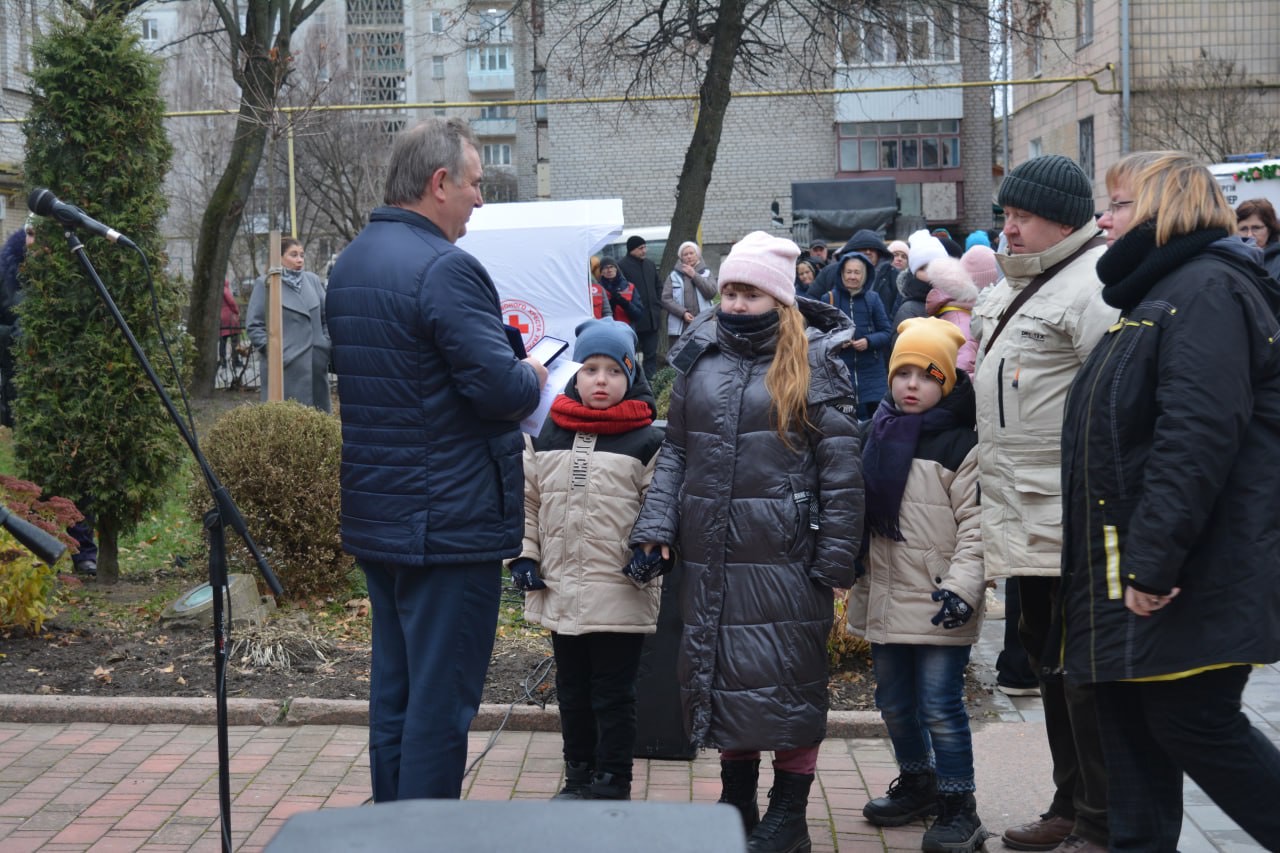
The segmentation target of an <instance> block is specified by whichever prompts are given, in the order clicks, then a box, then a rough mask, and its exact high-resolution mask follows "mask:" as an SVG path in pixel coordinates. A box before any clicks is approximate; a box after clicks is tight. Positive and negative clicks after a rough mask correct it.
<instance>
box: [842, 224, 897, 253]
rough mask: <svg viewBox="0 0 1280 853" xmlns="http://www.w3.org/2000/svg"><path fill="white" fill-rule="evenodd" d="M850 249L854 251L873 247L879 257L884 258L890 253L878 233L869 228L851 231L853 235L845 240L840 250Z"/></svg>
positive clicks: (846, 250)
mask: <svg viewBox="0 0 1280 853" xmlns="http://www.w3.org/2000/svg"><path fill="white" fill-rule="evenodd" d="M851 249H852V250H854V251H861V250H863V249H875V250H876V251H877V252H879V253H880V257H881V258H885V257H887V256H888V255H889V254H890V253H889V247H888V246H886V245H885V244H884V240H881V239H880V235H879V234H877V233H876V232H874V231H872V230H871V229H870V228H863V229H861V230H859V231H855V232H853V236H852V237H850V238H849V239H848V240H846V241H845V244H844V246H843V247H842V248H841V249H840V251H841V252H848V251H849V250H851Z"/></svg>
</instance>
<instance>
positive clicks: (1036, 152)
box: [1027, 136, 1044, 160]
mask: <svg viewBox="0 0 1280 853" xmlns="http://www.w3.org/2000/svg"><path fill="white" fill-rule="evenodd" d="M1042 154H1044V141H1043V140H1041V139H1040V137H1038V136H1037V137H1036V138H1035V139H1033V140H1031V141H1030V142H1028V143H1027V159H1028V160H1030V159H1031V158H1032V157H1039V156H1041V155H1042Z"/></svg>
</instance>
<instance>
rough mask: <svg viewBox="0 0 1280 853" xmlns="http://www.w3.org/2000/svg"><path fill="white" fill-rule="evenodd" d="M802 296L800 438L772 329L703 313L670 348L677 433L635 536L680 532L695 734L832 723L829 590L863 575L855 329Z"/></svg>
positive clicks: (789, 739) (680, 670) (812, 732)
mask: <svg viewBox="0 0 1280 853" xmlns="http://www.w3.org/2000/svg"><path fill="white" fill-rule="evenodd" d="M797 307H799V308H800V310H801V312H802V313H803V314H804V315H805V319H806V321H807V322H808V324H809V329H808V336H809V342H810V343H809V363H810V368H811V372H812V378H811V381H810V387H809V420H810V422H811V423H812V424H813V429H812V430H808V431H797V432H795V433H793V435H792V439H791V443H792V444H793V445H794V448H789V447H787V446H786V444H784V443H783V441H782V440H781V439H780V438H779V437H778V434H777V432H776V430H775V429H774V425H773V423H772V406H771V402H770V398H769V395H768V391H767V390H766V389H765V384H764V379H765V373H766V372H767V371H768V369H769V365H770V363H771V362H772V360H773V352H774V347H775V344H776V327H775V328H774V329H770V330H766V331H764V332H761V333H756V334H755V335H754V336H751V337H747V338H742V337H737V336H735V335H733V334H730V333H729V332H727V331H725V330H724V329H721V328H719V327H718V325H717V323H716V319H715V314H714V312H708V313H707V314H704V315H703V316H701V317H699V318H698V319H697V320H695V321H694V323H693V324H692V325H691V326H690V328H689V330H688V331H687V332H686V333H685V334H684V335H682V336H681V339H680V344H679V346H678V347H676V348H675V349H673V351H672V353H671V356H670V360H671V362H672V364H673V366H674V367H675V368H676V370H677V372H678V376H677V378H676V381H675V386H674V388H673V391H672V395H671V411H670V415H669V421H668V425H667V437H666V440H665V442H664V443H663V445H662V449H661V451H660V452H659V455H658V464H657V470H656V472H655V473H654V477H653V484H652V486H651V487H650V489H649V493H648V495H647V497H646V499H645V502H644V505H643V506H642V508H641V510H640V516H639V518H638V519H637V521H636V525H635V528H634V529H633V530H632V533H631V542H632V543H633V544H641V543H646V542H654V543H678V545H679V548H680V553H681V559H682V560H683V563H684V580H683V585H682V588H681V594H680V599H681V615H682V620H683V622H684V633H683V636H682V639H681V646H680V656H679V663H678V666H677V675H678V677H679V679H680V692H681V702H682V704H683V706H684V712H685V726H686V729H687V730H688V732H689V735H690V737H691V738H692V739H693V741H694V743H696V744H697V745H699V746H710V747H717V748H719V749H735V750H756V749H773V750H779V749H794V748H798V747H808V746H813V745H815V744H817V743H818V742H819V741H821V740H822V738H823V735H824V734H825V733H826V720H827V704H828V700H827V654H826V639H827V633H828V631H829V630H830V629H831V623H832V618H833V614H832V600H833V599H832V592H831V590H832V588H833V587H847V586H849V585H850V584H852V583H853V561H854V557H855V555H856V554H857V553H858V544H859V541H860V538H861V533H862V506H863V498H862V465H861V450H860V444H859V440H858V436H857V429H856V427H857V425H856V422H855V421H854V419H853V416H852V415H851V414H846V413H845V410H850V411H851V410H852V406H851V403H852V399H851V398H852V394H853V388H852V386H851V385H850V382H849V376H848V373H847V372H846V370H845V367H844V365H843V363H842V362H841V360H840V358H839V355H838V349H837V348H838V346H839V345H840V344H841V343H843V342H844V341H847V340H849V339H850V336H851V333H852V331H853V328H852V323H850V321H849V319H848V318H847V317H845V316H844V315H843V314H841V313H840V312H839V311H837V310H836V309H834V308H832V307H831V306H829V305H826V304H822V303H818V302H814V301H811V300H808V299H800V300H797ZM837 405H839V406H841V407H843V409H842V408H838V407H837Z"/></svg>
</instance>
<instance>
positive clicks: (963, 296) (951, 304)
mask: <svg viewBox="0 0 1280 853" xmlns="http://www.w3.org/2000/svg"><path fill="white" fill-rule="evenodd" d="M921 273H922V276H921V277H923V278H925V279H926V280H927V281H928V282H929V295H928V296H926V297H925V300H924V305H925V310H926V311H928V312H929V316H930V317H938V318H940V319H943V320H946V321H947V322H948V323H951V324H952V325H953V326H955V327H956V328H957V329H959V330H960V331H961V332H962V333H963V334H964V339H965V340H964V344H963V345H962V346H961V347H960V352H959V353H958V354H957V355H956V367H957V368H959V369H960V370H963V371H964V372H965V373H967V374H969V376H970V378H972V377H973V362H974V359H975V358H976V357H977V355H978V342H977V341H975V340H974V339H973V335H971V334H970V333H969V319H970V316H971V315H972V313H973V306H974V304H975V303H976V302H977V301H978V286H977V285H976V284H974V283H973V279H972V278H970V277H969V273H968V272H966V271H965V268H964V265H963V264H961V263H960V261H957V260H956V259H955V258H951V257H946V258H938V259H937V260H936V261H934V262H933V263H931V264H929V268H928V269H927V270H922V271H921Z"/></svg>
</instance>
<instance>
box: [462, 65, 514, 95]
mask: <svg viewBox="0 0 1280 853" xmlns="http://www.w3.org/2000/svg"><path fill="white" fill-rule="evenodd" d="M467 88H468V89H470V90H471V91H472V92H514V91H515V90H516V73H515V71H512V70H511V69H507V70H504V71H478V70H476V69H474V68H468V69H467Z"/></svg>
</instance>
